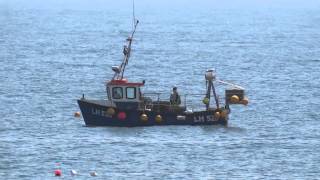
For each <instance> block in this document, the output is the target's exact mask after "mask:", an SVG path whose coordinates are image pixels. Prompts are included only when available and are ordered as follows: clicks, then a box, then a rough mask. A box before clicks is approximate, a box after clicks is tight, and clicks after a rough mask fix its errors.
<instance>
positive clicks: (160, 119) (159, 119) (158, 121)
mask: <svg viewBox="0 0 320 180" xmlns="http://www.w3.org/2000/svg"><path fill="white" fill-rule="evenodd" d="M155 120H156V123H161V122H162V117H161V115H159V114H158V115H157V116H156V118H155Z"/></svg>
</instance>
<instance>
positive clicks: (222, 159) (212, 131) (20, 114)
mask: <svg viewBox="0 0 320 180" xmlns="http://www.w3.org/2000/svg"><path fill="white" fill-rule="evenodd" d="M319 10H320V9H317V8H314V9H303V8H296V9H279V8H278V9H277V8H275V9H256V10H255V9H252V8H251V9H248V10H246V9H211V10H208V9H207V10H203V11H201V10H196V11H194V12H193V11H183V10H180V11H179V10H178V11H173V10H171V11H169V10H168V11H161V10H159V11H151V10H150V11H148V10H143V11H140V12H139V11H138V10H137V13H136V14H137V18H138V19H139V20H140V24H139V26H138V29H137V33H136V39H135V40H136V41H135V42H134V45H133V54H132V58H131V60H130V63H129V66H128V69H127V72H126V75H127V76H128V77H129V79H131V80H135V81H141V80H143V79H144V80H146V86H147V87H146V90H147V91H162V92H168V93H169V92H170V89H171V87H172V86H173V85H176V86H178V87H179V91H180V93H182V94H183V93H203V92H204V86H205V82H204V76H203V75H204V74H203V73H204V71H205V70H206V69H208V68H212V67H213V68H216V70H217V72H218V76H219V77H220V78H221V79H225V80H229V81H232V82H237V83H239V84H241V85H243V86H244V87H245V88H246V89H247V93H248V96H249V99H250V104H249V106H247V107H243V106H235V107H233V108H232V114H231V117H230V124H229V126H228V127H219V126H218V127H212V126H197V127H195V126H168V127H142V128H141V127H140V128H108V127H95V128H92V127H85V126H84V122H83V120H82V119H75V118H74V117H73V113H74V112H76V111H79V108H78V106H77V103H76V100H77V98H80V97H81V96H82V93H85V94H86V97H91V98H95V99H99V98H105V97H106V93H105V87H104V83H105V81H106V80H108V79H110V78H111V77H112V75H113V74H112V71H111V68H110V67H111V66H112V65H117V64H119V63H120V62H121V60H122V46H123V44H124V43H125V41H124V40H125V38H126V37H127V36H128V34H129V32H130V30H131V11H130V10H128V11H118V10H116V9H114V10H112V9H109V10H84V9H82V10H59V9H51V10H45V9H32V8H27V9H24V8H19V9H15V8H10V7H9V8H6V7H2V8H0V116H1V117H0V179H55V178H56V177H54V175H53V171H54V169H55V168H56V167H57V163H60V167H61V169H62V171H63V172H62V173H63V176H62V178H64V179H71V176H70V173H69V171H70V170H71V169H75V170H77V171H78V172H79V175H78V177H76V179H88V178H91V177H90V175H89V171H96V172H97V173H98V176H97V177H95V178H96V179H319V178H320V130H319V129H320V123H319V121H320V80H319V78H320V49H319V47H320V13H319V12H320V11H319Z"/></svg>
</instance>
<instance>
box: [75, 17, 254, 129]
mask: <svg viewBox="0 0 320 180" xmlns="http://www.w3.org/2000/svg"><path fill="white" fill-rule="evenodd" d="M138 23H139V21H138V20H136V19H134V28H133V31H132V33H131V35H130V36H129V37H128V38H127V45H125V46H124V48H123V54H124V59H123V62H122V63H121V65H120V66H112V70H113V71H114V73H115V74H114V76H113V78H112V79H111V80H110V81H108V82H107V83H106V91H107V99H106V100H105V99H104V100H91V99H87V98H85V97H84V95H83V96H82V98H81V99H79V100H78V104H79V107H80V110H81V112H82V115H83V119H84V121H85V124H86V125H87V126H120V127H134V126H153V125H215V124H220V125H227V124H228V119H229V114H230V105H233V104H243V105H247V104H248V99H247V97H246V96H245V91H244V88H242V87H241V86H238V85H235V84H232V83H229V82H225V81H222V80H219V79H217V78H216V73H215V71H214V70H207V71H206V73H205V80H206V94H203V95H202V98H203V99H202V102H203V105H202V106H201V107H202V108H203V109H201V107H197V108H190V105H189V104H188V103H187V102H188V98H189V97H192V96H193V94H185V95H184V98H181V96H180V95H179V94H178V93H177V88H173V93H172V94H171V96H167V97H170V99H169V98H162V93H143V92H142V89H141V88H142V87H143V86H144V85H145V81H143V82H130V81H128V80H127V79H126V78H124V72H125V68H126V65H127V64H128V62H129V58H130V54H131V44H132V42H133V36H134V34H135V31H136V28H137V25H138ZM216 84H224V85H227V86H230V87H231V88H229V89H226V90H225V97H224V99H222V100H221V99H219V96H218V95H217V92H216V86H215V85H216ZM197 95H199V94H197ZM211 99H213V101H212V102H213V105H211V103H210V102H211ZM191 106H192V105H191Z"/></svg>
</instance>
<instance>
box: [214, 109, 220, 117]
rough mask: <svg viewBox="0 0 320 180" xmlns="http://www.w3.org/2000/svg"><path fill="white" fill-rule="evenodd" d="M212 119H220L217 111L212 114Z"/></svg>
mask: <svg viewBox="0 0 320 180" xmlns="http://www.w3.org/2000/svg"><path fill="white" fill-rule="evenodd" d="M214 118H215V119H219V118H220V112H219V111H217V112H215V113H214Z"/></svg>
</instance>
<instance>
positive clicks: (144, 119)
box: [140, 113, 148, 122]
mask: <svg viewBox="0 0 320 180" xmlns="http://www.w3.org/2000/svg"><path fill="white" fill-rule="evenodd" d="M140 119H141V121H143V122H147V121H148V116H147V115H146V114H145V113H143V114H141V116H140Z"/></svg>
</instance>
